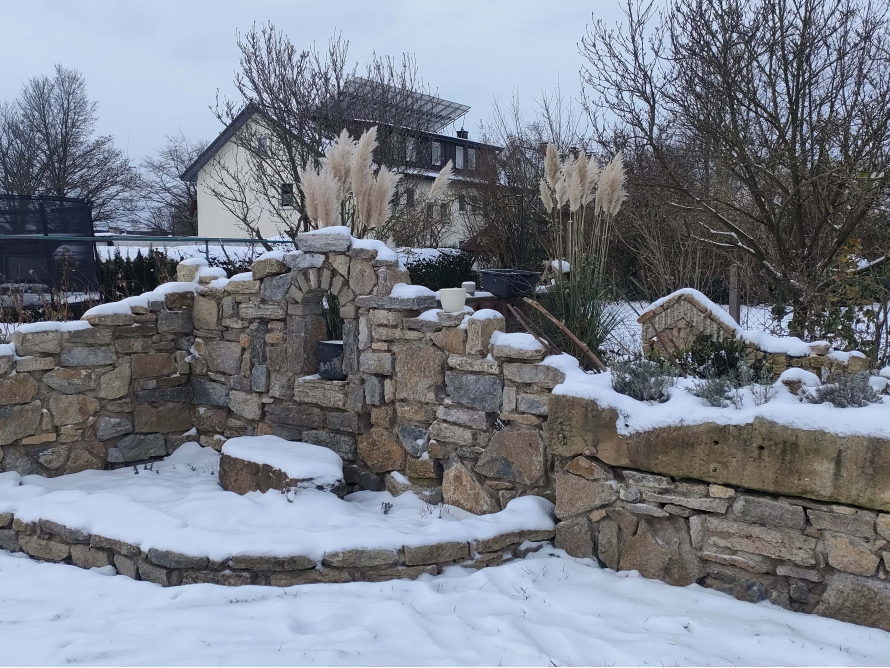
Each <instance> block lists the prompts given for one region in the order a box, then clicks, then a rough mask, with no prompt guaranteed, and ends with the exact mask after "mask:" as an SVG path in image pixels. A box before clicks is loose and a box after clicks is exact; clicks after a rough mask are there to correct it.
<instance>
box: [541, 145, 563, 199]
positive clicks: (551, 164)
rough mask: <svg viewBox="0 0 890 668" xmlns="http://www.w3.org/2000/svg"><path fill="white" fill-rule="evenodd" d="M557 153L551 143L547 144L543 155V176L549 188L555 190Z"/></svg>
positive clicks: (557, 164)
mask: <svg viewBox="0 0 890 668" xmlns="http://www.w3.org/2000/svg"><path fill="white" fill-rule="evenodd" d="M559 169H560V164H559V153H558V152H557V151H556V146H554V145H553V143H552V142H551V143H548V144H547V152H546V154H545V155H544V176H545V177H546V178H547V183H548V184H550V188H551V189H553V190H556V184H557V183H559Z"/></svg>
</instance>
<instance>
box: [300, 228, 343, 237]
mask: <svg viewBox="0 0 890 668" xmlns="http://www.w3.org/2000/svg"><path fill="white" fill-rule="evenodd" d="M310 234H311V235H315V234H336V235H338V236H343V237H351V236H352V231H351V230H350V229H349V228H348V227H346V226H345V225H331V226H330V227H321V228H319V229H317V230H309V231H308V232H301V233H300V236H301V237H302V236H306V235H310Z"/></svg>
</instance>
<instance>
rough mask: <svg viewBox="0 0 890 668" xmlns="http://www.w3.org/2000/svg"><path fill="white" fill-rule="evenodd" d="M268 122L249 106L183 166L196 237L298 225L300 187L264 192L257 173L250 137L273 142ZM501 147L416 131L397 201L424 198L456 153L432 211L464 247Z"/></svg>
mask: <svg viewBox="0 0 890 668" xmlns="http://www.w3.org/2000/svg"><path fill="white" fill-rule="evenodd" d="M262 123H263V117H262V115H261V114H260V113H259V112H258V111H257V110H256V109H255V108H253V107H250V106H248V107H246V108H245V109H244V110H243V111H242V112H241V113H240V114H239V115H238V116H237V117H236V118H235V119H233V121H232V122H231V123H230V124H229V125H228V126H227V127H226V128H225V130H223V132H222V133H220V135H219V136H218V137H217V138H216V139H215V140H214V141H213V142H211V144H210V145H209V146H208V147H207V149H206V150H205V151H204V152H203V153H202V154H201V155H200V156H199V157H198V158H197V159H196V160H195V162H194V163H192V164H191V165H190V166H189V167H188V169H186V171H185V172H183V174H182V176H181V178H182V180H183V181H189V182H192V183H195V184H196V191H197V202H196V204H197V220H198V222H197V235H198V236H201V237H210V238H219V239H222V238H239V239H244V238H249V237H250V236H251V234H250V233H249V232H248V229H249V228H253V229H255V230H258V232H259V234H260V236H261V237H262V238H266V239H268V238H271V237H275V236H278V235H281V234H283V233H284V232H285V230H286V229H287V228H288V227H291V228H296V227H297V224H298V222H299V214H298V211H297V210H296V209H295V208H293V206H292V203H293V201H294V198H295V197H296V196H297V194H298V193H297V192H296V191H295V188H296V185H295V184H294V183H288V182H282V183H281V184H278V185H277V186H275V187H273V190H272V191H271V192H263V189H262V186H261V185H260V184H259V183H258V182H257V180H256V178H255V177H254V176H253V170H252V169H251V159H252V158H251V156H250V152H249V151H248V149H247V148H245V143H246V141H250V142H262V141H270V139H269V137H268V135H267V134H265V133H264V132H263V131H262V127H263V126H262ZM260 148H261V147H260ZM498 150H500V149H499V148H498V147H495V146H490V145H487V144H483V143H479V142H474V141H470V139H469V136H468V133H467V132H466V131H465V130H459V131H457V133H456V135H455V136H449V135H445V134H436V133H429V132H420V131H418V132H417V133H416V135H415V136H412V137H409V138H408V139H407V141H406V146H405V156H404V164H403V165H402V166H400V167H399V168H398V171H399V172H400V173H401V174H402V179H401V181H400V183H399V187H398V196H397V201H396V202H395V205H396V206H397V207H398V206H413V205H414V204H415V199H416V200H417V201H420V202H422V201H423V199H425V198H424V195H425V194H426V193H427V192H428V191H429V189H430V187H431V185H432V182H433V180H434V179H435V177H436V175H437V174H438V172H439V170H440V169H441V168H442V167H443V166H444V165H445V164H446V163H447V162H448V161H449V160H450V161H451V162H452V165H453V167H454V171H453V175H452V181H451V182H452V188H451V194H452V195H451V197H449V198H448V200H447V202H448V203H447V204H436V205H429V206H427V211H426V214H427V215H428V216H430V217H433V218H435V217H442V218H444V217H445V216H447V217H448V221H449V222H448V225H447V227H446V229H444V230H443V231H442V235H441V239H440V242H439V245H441V246H459V245H460V243H461V242H462V241H464V240H466V239H467V238H468V237H469V226H468V222H469V220H470V212H471V208H472V201H473V199H474V198H473V195H472V191H473V188H474V184H476V183H478V181H479V176H478V175H479V172H480V167H481V163H482V160H483V159H484V157H485V156H486V155H490V154H491V153H493V152H496V151H498ZM282 172H283V173H284V172H285V170H282ZM282 180H284V179H282ZM248 223H249V225H248Z"/></svg>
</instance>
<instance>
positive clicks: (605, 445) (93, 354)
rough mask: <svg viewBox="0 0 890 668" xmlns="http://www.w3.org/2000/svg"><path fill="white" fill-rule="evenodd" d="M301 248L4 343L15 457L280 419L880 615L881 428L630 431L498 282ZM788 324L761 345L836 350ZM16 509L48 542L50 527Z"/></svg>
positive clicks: (602, 551) (434, 474) (885, 521)
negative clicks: (331, 317) (332, 351)
mask: <svg viewBox="0 0 890 668" xmlns="http://www.w3.org/2000/svg"><path fill="white" fill-rule="evenodd" d="M298 247H299V248H300V251H298V252H297V253H290V254H284V253H275V252H273V253H268V254H266V255H265V256H262V257H261V258H259V259H258V260H257V261H256V262H255V263H254V265H253V267H252V271H251V272H249V273H246V274H242V275H239V276H235V277H232V278H225V277H223V276H220V274H219V272H218V271H214V270H210V269H208V268H206V267H202V266H201V263H200V262H194V261H189V262H186V263H183V264H181V265H180V267H179V276H178V278H179V281H178V282H177V283H172V284H167V285H166V286H161V288H159V289H158V290H157V291H155V292H154V293H152V294H150V295H143V296H140V297H136V298H131V299H129V300H125V301H124V302H119V303H117V304H109V305H103V306H102V307H99V308H98V309H97V310H95V311H94V312H92V313H88V314H87V316H85V317H86V321H84V322H80V323H69V324H66V325H58V324H43V325H35V326H29V327H25V328H22V329H20V330H19V331H18V333H16V335H15V341H14V344H13V345H12V346H7V347H5V348H0V448H2V454H3V457H2V460H0V470H2V471H17V472H19V473H40V474H42V475H46V476H53V475H58V474H61V473H70V472H75V471H80V470H83V469H86V468H114V467H119V466H127V465H131V464H133V463H135V462H138V461H145V460H151V459H157V458H159V457H162V456H164V455H167V454H168V453H170V452H172V451H173V450H175V449H176V448H177V447H179V445H181V444H182V443H185V442H188V441H198V442H200V443H201V444H202V445H205V446H209V447H212V448H214V449H216V450H220V449H221V448H222V446H223V444H224V443H225V442H226V441H227V440H228V439H230V438H233V437H239V436H262V435H274V436H278V437H281V438H284V439H286V440H288V441H302V442H306V443H311V444H315V445H321V446H324V447H327V448H330V449H331V450H333V451H334V452H336V453H337V454H338V455H340V457H341V458H342V459H343V462H344V464H343V478H344V481H345V484H346V488H347V491H356V490H361V489H368V490H381V489H386V490H388V491H390V492H391V493H392V494H393V495H399V494H402V493H404V492H406V491H412V492H414V493H416V494H417V495H418V496H419V497H421V498H422V499H425V500H427V501H429V502H430V503H438V502H440V501H444V502H445V503H446V504H449V505H453V506H457V507H460V508H462V509H464V510H467V511H470V512H472V513H476V514H488V513H494V512H497V511H500V510H502V509H503V508H505V506H506V504H507V503H508V502H509V501H511V500H512V499H514V498H517V497H522V496H541V497H544V498H547V499H549V500H551V501H553V502H554V503H555V504H556V506H555V507H556V511H555V512H556V516H557V519H558V520H559V521H560V522H559V524H558V525H557V529H556V540H557V544H558V545H559V546H561V547H564V548H565V549H566V550H567V551H568V552H570V553H571V554H574V555H577V556H588V557H596V558H598V559H599V560H600V562H601V563H603V564H605V565H607V566H609V567H613V568H621V569H635V570H639V571H640V572H641V573H643V574H644V575H646V576H647V577H653V578H659V579H663V580H665V581H667V582H670V583H673V584H681V585H683V584H689V583H691V582H698V583H700V584H703V585H706V586H710V587H717V588H720V589H723V590H725V591H728V592H730V593H732V594H734V595H736V596H738V597H739V598H744V599H746V600H762V599H768V600H771V601H773V602H775V603H776V604H778V605H782V606H785V607H790V608H792V609H797V610H803V611H807V612H813V611H815V612H816V613H818V614H824V615H827V616H831V617H837V618H840V619H848V620H850V621H856V622H858V623H864V624H871V625H875V626H881V627H882V628H888V624H887V623H886V619H888V618H890V615H888V614H887V613H888V612H890V585H887V584H885V582H884V580H885V579H886V577H887V575H888V570H887V567H888V563H887V561H888V559H890V556H888V555H890V550H887V549H885V548H886V546H887V540H890V514H886V511H888V510H890V498H888V497H887V493H886V490H887V489H890V459H888V457H887V456H886V455H885V453H886V452H890V439H888V438H883V437H881V436H880V435H875V434H872V433H870V432H869V433H867V434H865V433H864V434H861V435H856V434H846V433H836V432H832V431H831V430H824V429H813V428H810V427H808V426H807V424H803V423H801V424H796V423H795V422H794V420H793V419H790V418H789V419H790V422H789V421H788V420H786V421H785V422H781V423H777V425H775V428H770V429H772V431H770V429H767V428H766V427H765V426H764V425H765V422H764V420H763V419H762V417H758V415H759V414H758V415H754V414H753V413H752V416H749V417H751V419H748V418H745V419H744V420H742V419H739V420H736V421H735V422H733V423H732V424H730V423H729V422H725V423H720V422H719V421H717V422H713V423H711V422H709V421H707V420H704V421H701V420H699V421H698V422H695V423H694V424H689V425H685V424H683V420H682V418H683V416H677V419H678V421H675V422H670V423H669V424H667V423H666V424H665V425H664V426H660V427H658V428H651V429H650V428H646V429H640V430H636V431H634V430H629V429H623V427H622V425H624V422H628V421H629V420H630V418H629V417H628V416H626V415H625V413H624V412H622V411H621V410H618V409H616V408H614V407H611V406H610V405H607V403H602V402H598V401H597V397H601V396H602V395H603V392H611V388H610V387H608V388H606V387H605V385H604V386H603V387H600V385H602V383H599V384H597V382H596V381H595V380H594V381H590V379H591V378H594V379H601V378H605V376H596V377H590V376H586V375H585V374H582V373H581V372H580V370H579V369H578V368H577V362H576V361H575V360H572V359H571V358H568V357H567V356H556V357H554V358H549V359H547V358H546V351H545V349H544V347H543V346H542V345H541V344H539V343H538V342H537V341H536V340H535V339H534V338H533V337H532V336H531V335H529V334H525V333H507V332H506V329H507V323H506V321H505V319H504V317H503V316H502V315H501V314H500V313H499V312H497V311H494V310H491V309H490V308H487V307H488V306H491V305H493V304H491V303H490V301H491V300H489V302H486V300H485V299H476V300H471V301H470V305H471V306H472V307H473V308H467V309H465V312H463V313H445V312H443V311H441V310H439V309H438V308H437V307H438V300H437V297H436V295H435V293H433V292H431V291H429V290H427V289H426V288H422V287H419V286H411V285H410V284H409V280H408V275H407V272H406V271H405V270H404V268H403V267H402V266H401V265H400V263H399V260H398V258H397V257H396V255H395V253H393V252H392V251H390V250H389V249H387V248H386V247H385V246H384V245H383V244H380V243H377V242H373V241H363V240H355V239H352V238H351V237H350V236H349V234H348V231H345V230H342V229H336V228H335V229H328V230H324V231H321V232H315V233H310V234H307V235H304V236H303V237H301V238H300V239H299V240H298ZM328 293H333V294H335V295H337V296H338V299H339V302H340V309H341V314H342V316H343V318H344V329H343V343H344V360H343V369H344V372H345V373H346V374H347V379H346V380H342V381H330V380H324V379H321V378H319V377H318V376H317V375H316V368H317V358H316V344H317V343H318V342H319V341H321V340H323V339H325V338H326V333H325V325H324V318H323V304H322V300H323V298H324V296H325V295H326V294H328ZM672 308H673V309H677V308H679V309H680V310H682V311H683V314H686V315H684V317H686V316H689V318H691V319H692V321H695V322H692V321H690V323H691V325H694V326H695V327H700V328H702V329H703V330H706V328H707V327H711V326H714V327H720V326H721V322H722V321H720V318H719V317H716V316H714V314H708V313H706V312H704V311H702V310H701V309H698V308H696V307H695V305H694V304H691V303H690V302H689V301H688V300H687V299H685V297H684V298H682V299H681V298H679V297H678V298H677V299H676V301H674V302H671V304H667V305H665V304H660V305H656V306H655V307H653V308H652V309H651V313H652V314H653V315H652V316H651V318H652V319H650V320H648V321H647V322H646V323H644V327H645V326H646V325H652V326H653V327H654V326H655V324H656V320H655V319H656V318H658V317H661V316H662V315H663V314H664V313H665V312H667V310H670V309H672ZM658 309H662V310H661V311H658ZM690 309H691V310H690ZM707 310H708V309H705V311H707ZM693 311H694V312H695V313H697V314H698V316H696V315H694V314H693V313H692V312H693ZM674 315H676V313H674ZM717 315H718V316H719V314H717ZM699 316H700V318H699ZM671 317H672V316H671ZM696 318H699V319H700V320H701V322H699V323H698V324H696V322H698V320H696ZM668 319H669V318H668ZM687 319H688V318H687ZM672 322H674V323H676V322H679V320H673V321H672ZM708 323H710V324H708ZM723 324H726V323H723ZM659 331H663V330H659ZM721 331H723V330H721ZM733 332H735V330H733ZM706 333H707V332H706ZM735 335H738V332H735ZM653 336H654V335H653ZM656 338H657V337H656ZM774 343H775V342H771V341H758V342H757V348H758V350H761V351H764V352H769V351H771V352H769V354H772V355H780V356H785V358H787V359H792V358H793V359H807V360H809V359H815V358H819V359H823V358H828V359H833V358H830V356H829V355H827V352H828V351H827V350H826V351H822V350H814V349H813V348H812V345H811V344H803V343H802V342H800V343H801V345H806V346H808V348H807V351H808V352H807V354H806V355H803V354H801V355H797V353H798V352H799V351H798V350H797V349H796V348H795V349H775V350H774V349H772V348H769V346H773V344H774ZM791 344H794V345H797V344H796V343H795V342H793V341H792V342H788V341H785V342H783V343H782V345H786V346H787V345H791ZM776 345H778V344H776ZM851 361H852V358H847V359H846V362H845V363H844V365H845V367H846V368H847V370H851V369H850V362H851ZM568 362H572V363H573V364H574V366H572V364H569V363H568ZM855 363H858V362H854V364H855ZM789 364H790V363H789ZM569 376H572V377H571V378H569ZM579 379H580V380H579ZM606 380H608V379H607V378H606ZM607 384H608V383H606V385H607ZM554 389H555V392H554ZM612 394H613V395H614V393H612ZM620 396H621V397H623V395H620ZM613 398H614V397H613ZM623 400H629V399H628V398H627V397H624V399H623ZM637 403H639V402H637ZM616 405H617V404H616ZM641 405H642V404H641ZM663 406H668V407H669V406H670V404H664V405H663ZM767 406H768V405H767ZM780 408H781V407H780ZM809 408H814V407H813V406H810V407H809ZM643 409H646V406H643V407H642V408H641V410H643ZM714 410H715V411H717V412H720V411H719V410H718V409H714ZM758 410H760V409H758ZM777 410H778V409H777ZM838 410H840V409H838ZM844 410H847V409H844ZM848 410H851V411H868V410H871V413H869V415H871V414H872V413H874V411H876V410H883V409H880V407H877V408H874V409H865V408H862V409H848ZM774 412H776V411H774ZM779 412H781V411H779ZM647 414H648V413H647ZM777 414H778V413H777ZM826 414H827V413H826ZM862 414H864V413H860V414H857V415H862ZM740 415H741V413H740ZM745 415H747V413H746V414H745ZM795 415H796V414H795ZM845 415H846V414H845ZM786 417H787V416H786ZM791 418H794V415H791ZM795 419H796V418H795ZM730 422H732V421H731V420H730ZM625 426H626V425H625ZM0 520H2V516H0ZM10 521H11V520H10ZM0 528H2V522H0ZM5 530H7V531H12V529H5ZM22 530H24V531H25V533H26V535H27V536H31V537H30V538H26V541H31V542H32V543H33V544H34V545H38V546H43V547H46V545H44V543H42V542H41V543H38V542H37V540H38V539H40V540H44V539H45V538H46V537H44V536H43V535H42V534H41V533H40V532H41V531H46V528H38V529H35V528H34V527H29V528H25V527H21V528H20V529H19V530H18V531H19V533H21V531H22ZM47 540H50V542H53V541H55V539H54V538H48V539H47ZM52 547H53V546H52V545H50V546H49V548H52ZM49 548H47V549H49ZM41 549H42V547H41ZM59 549H60V550H62V549H63V548H59ZM101 549H105V548H101ZM78 550H79V551H81V552H82V551H83V548H78ZM71 554H73V552H71V551H69V552H66V555H71ZM38 556H39V555H38ZM120 556H121V557H124V556H126V555H125V554H124V553H123V552H121V553H120ZM106 557H107V558H109V559H111V558H114V555H111V553H110V552H109V553H108V554H105V557H103V558H106ZM65 558H73V557H68V556H66V557H65ZM127 558H133V557H127ZM159 558H163V555H162V557H159ZM483 561H484V560H483ZM152 563H153V564H154V565H155V566H163V564H161V563H160V562H158V561H157V560H155V561H154V562H152ZM406 563H407V562H406ZM486 563H487V562H486ZM479 565H485V564H483V563H480V564H479ZM150 567H151V564H148V565H146V566H145V568H146V572H150ZM164 568H167V569H168V570H167V571H165V575H164V578H166V579H167V580H168V582H170V583H172V580H170V578H173V579H174V580H175V579H176V578H178V577H179V575H171V574H170V571H171V570H176V569H177V567H176V566H165V567H164ZM195 577H197V576H195ZM201 577H202V578H203V577H205V576H204V575H201ZM206 577H208V578H209V577H210V576H206ZM213 577H216V576H213ZM262 577H263V578H266V577H267V575H263V576H262ZM256 579H257V578H256V577H254V576H251V578H247V579H246V580H245V581H248V580H250V581H254V580H256ZM183 581H185V580H183ZM211 581H216V580H213V578H211ZM270 581H271V580H270ZM294 581H295V582H296V581H297V580H294ZM875 611H877V612H875Z"/></svg>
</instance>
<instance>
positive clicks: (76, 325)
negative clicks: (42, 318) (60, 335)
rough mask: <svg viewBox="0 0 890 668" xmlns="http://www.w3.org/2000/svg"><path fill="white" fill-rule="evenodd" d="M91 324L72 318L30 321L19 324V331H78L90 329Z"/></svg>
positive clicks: (25, 332) (24, 332)
mask: <svg viewBox="0 0 890 668" xmlns="http://www.w3.org/2000/svg"><path fill="white" fill-rule="evenodd" d="M90 327H91V325H90V323H88V322H87V321H86V320H72V321H68V322H30V323H28V324H26V325H19V326H18V327H17V328H16V331H17V332H21V333H22V334H27V333H29V332H76V331H78V330H81V329H90Z"/></svg>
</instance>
